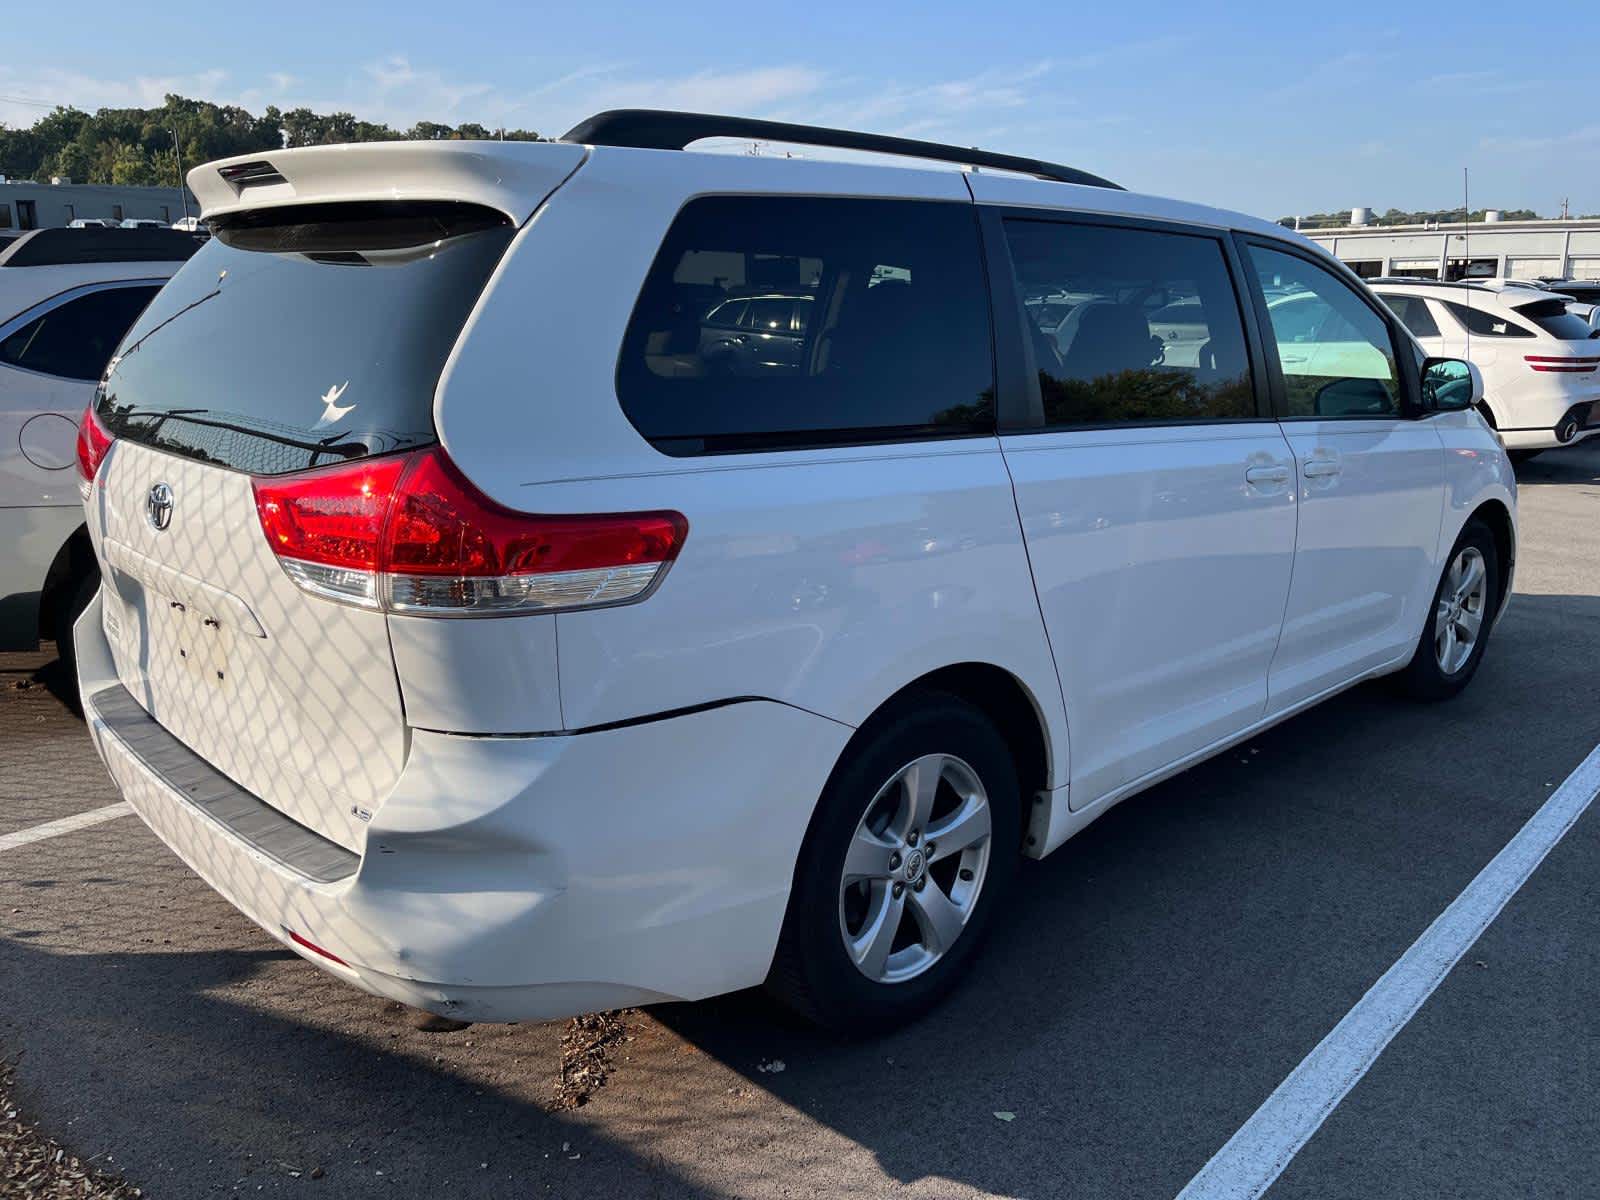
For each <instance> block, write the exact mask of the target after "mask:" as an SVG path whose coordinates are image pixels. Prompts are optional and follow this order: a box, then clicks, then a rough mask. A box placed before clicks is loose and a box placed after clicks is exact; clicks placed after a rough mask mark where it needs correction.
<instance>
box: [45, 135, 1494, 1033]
mask: <svg viewBox="0 0 1600 1200" xmlns="http://www.w3.org/2000/svg"><path fill="white" fill-rule="evenodd" d="M725 135H726V136H738V137H746V138H749V137H760V138H763V139H773V140H780V141H788V142H809V143H814V144H819V145H823V146H827V147H833V148H840V149H856V150H870V151H876V152H878V157H876V158H874V159H871V160H864V161H853V162H851V161H824V160H819V159H779V158H760V157H750V156H744V155H732V154H717V153H698V152H694V151H691V150H687V149H685V147H687V146H689V145H691V144H692V143H694V142H696V141H698V140H700V139H703V138H707V137H712V136H725ZM885 154H897V155H901V156H910V157H914V158H920V159H922V160H924V161H923V163H922V164H921V165H920V166H919V167H916V168H907V167H901V166H889V165H884V163H883V159H882V157H881V156H882V155H885ZM953 165H954V166H961V167H964V168H966V169H952V166H953ZM189 183H190V186H191V187H192V189H193V190H194V192H195V194H196V195H197V196H198V197H199V199H200V201H201V204H202V205H203V209H204V215H205V219H206V220H207V222H208V223H209V225H210V227H211V229H212V231H213V232H214V235H215V236H214V237H213V238H212V239H211V240H210V241H209V242H208V243H206V245H205V246H204V247H203V248H202V249H200V250H199V252H198V253H196V254H195V255H194V257H193V258H192V259H190V261H189V262H188V263H187V264H186V265H184V267H183V268H182V269H181V270H180V271H179V272H178V273H177V275H176V276H175V277H174V278H173V279H172V281H171V282H170V283H169V284H168V285H167V286H166V287H165V288H163V289H162V290H161V292H160V293H159V294H158V295H157V296H156V298H155V300H154V301H153V302H152V303H151V305H150V307H149V308H148V309H146V310H145V311H144V313H143V314H142V315H141V316H140V317H139V318H138V320H137V322H136V323H135V324H134V326H133V328H132V329H131V330H130V331H129V333H128V335H127V337H126V339H125V340H124V341H123V343H122V345H121V346H120V348H119V350H118V352H117V354H116V356H115V358H114V359H113V360H112V363H111V365H110V367H109V368H108V369H107V373H106V376H105V379H104V381H103V383H102V385H101V387H100V390H99V392H98V394H97V396H96V398H95V401H94V403H93V404H92V405H91V406H90V409H89V411H88V412H87V413H86V414H85V416H84V419H83V423H82V429H81V433H80V438H79V446H78V456H79V468H80V471H81V475H82V479H83V491H84V495H85V503H86V506H87V511H88V520H89V529H90V532H91V534H92V537H93V542H94V549H95V553H96V554H97V556H98V558H99V562H100V565H101V569H102V573H103V577H104V584H103V587H102V589H101V592H100V594H99V596H98V598H97V599H96V600H95V601H94V602H93V603H92V604H91V605H90V607H89V609H88V610H87V611H86V613H85V614H84V616H83V617H82V618H81V620H80V621H79V622H78V625H77V629H76V638H77V645H78V663H79V668H78V669H79V673H80V680H81V686H82V693H83V696H84V701H85V709H86V712H87V715H88V722H89V728H90V730H91V733H92V735H93V738H94V741H95V744H96V746H97V747H98V749H99V752H100V754H101V756H102V757H103V758H104V760H105V763H106V766H107V768H108V769H109V770H110V772H111V774H112V776H113V777H114V779H115V780H116V783H117V785H118V787H119V788H120V789H121V791H122V792H123V794H124V795H126V797H127V798H128V800H129V801H130V802H131V803H132V805H133V806H134V807H135V808H136V809H137V810H138V812H139V813H140V815H141V816H142V817H143V818H144V819H145V821H147V822H148V823H149V825H150V826H151V828H152V829H154V830H155V832H156V833H157V834H158V835H159V836H160V837H161V838H162V839H163V840H164V841H165V842H166V843H167V845H169V846H170V847H171V848H172V849H173V851H174V852H176V853H177V854H178V855H179V856H180V857H182V858H183V860H184V861H185V862H187V863H188V864H189V865H190V866H191V867H192V868H193V869H194V870H195V871H197V872H199V874H200V875H202V876H203V877H204V878H205V879H206V880H207V881H208V882H209V883H210V884H211V885H212V886H213V887H214V888H216V889H217V890H218V891H220V892H221V893H222V894H223V895H224V896H226V897H227V898H228V899H229V900H230V901H232V902H233V903H234V904H235V905H237V906H238V907H239V908H240V909H241V910H242V911H243V912H245V913H246V914H247V915H248V916H249V917H250V918H251V919H253V920H254V921H256V922H257V923H258V924H259V925H260V926H261V927H262V928H263V929H265V930H266V931H267V932H268V933H270V934H271V935H272V936H273V937H275V938H278V939H279V940H280V941H282V942H283V943H284V944H285V945H287V946H289V947H291V948H292V949H294V950H295V951H296V952H297V953H299V954H301V955H302V956H304V957H305V958H307V959H308V960H309V961H311V962H313V963H315V964H316V965H318V966H320V967H322V968H324V969H325V970H327V971H330V972H332V973H334V974H336V975H338V976H340V977H341V978H344V979H346V980H348V981H350V982H351V983H354V984H356V985H357V986H359V987H362V988H365V989H367V990H368V991H371V992H374V993H377V994H379V995H381V996H386V997H390V998H393V999H396V1000H400V1001H403V1002H405V1003H407V1004H410V1005H415V1006H418V1007H421V1008H424V1009H429V1010H432V1011H434V1012H437V1013H441V1014H446V1015H448V1016H450V1017H454V1018H457V1019H462V1020H500V1021H505V1020H522V1019H531V1018H546V1017H557V1016H562V1015H566V1014H571V1013H575V1012H581V1011H585V1010H592V1009H597V1008H609V1007H615V1006H619V1005H630V1004H638V1003H646V1002H653V1001H663V1000H674V999H696V998H700V997H706V996H711V995H714V994H717V993H721V992H727V991H730V990H733V989H738V988H746V987H750V986H753V985H758V984H763V983H765V984H766V985H767V986H768V987H769V988H770V989H771V990H772V991H773V992H774V993H775V994H776V995H778V996H779V997H780V998H781V999H782V1000H783V1001H785V1002H786V1003H787V1004H788V1005H790V1006H792V1007H793V1008H794V1009H796V1010H798V1011H799V1012H801V1013H802V1014H805V1015H806V1016H808V1017H810V1018H811V1019H813V1020H815V1021H817V1022H818V1023H820V1024H822V1025H824V1026H827V1027H830V1028H834V1029H838V1030H845V1031H855V1030H870V1029H881V1028H885V1027H888V1026H892V1025H895V1024H897V1023H900V1022H904V1021H906V1020H909V1019H910V1018H911V1017H913V1016H914V1015H916V1014H917V1013H918V1012H919V1011H921V1010H923V1009H924V1008H926V1007H927V1006H929V1005H930V1004H932V1003H933V1002H934V1001H935V1000H936V999H937V998H938V997H939V996H940V995H941V994H943V993H944V992H946V991H947V990H948V989H949V988H950V987H951V985H952V984H953V982H954V981H955V980H956V979H957V978H958V977H959V976H960V975H961V974H962V973H963V972H964V971H965V970H966V969H967V968H968V966H969V965H970V963H971V961H972V957H973V955H974V953H975V951H976V950H977V949H978V947H979V944H980V942H981V940H982V937H983V934H984V932H985V930H986V928H988V927H990V926H992V925H993V924H994V923H995V922H997V921H998V922H1003V921H1006V920H1008V915H1007V911H1006V908H1005V906H1004V904H1003V901H1004V900H1005V896H1006V892H1007V890H1008V887H1009V886H1010V885H1011V883H1012V881H1013V878H1014V876H1015V875H1016V872H1017V867H1018V860H1019V858H1020V857H1021V856H1030V857H1035V858H1037V857H1041V856H1043V855H1045V854H1048V853H1050V852H1051V851H1052V850H1054V849H1056V848H1057V847H1059V846H1060V845H1061V844H1062V843H1063V842H1065V841H1066V840H1067V839H1068V838H1070V837H1071V836H1072V835H1073V834H1074V833H1076V832H1077V831H1078V830H1080V829H1082V828H1083V827H1084V826H1085V825H1086V824H1088V823H1089V822H1090V821H1092V820H1094V819H1095V818H1096V817H1098V816H1100V815H1101V814H1102V813H1104V812H1106V811H1107V810H1108V809H1109V808H1110V807H1111V806H1112V805H1114V804H1115V803H1117V802H1118V801H1119V800H1122V799H1124V798H1125V797H1127V796H1130V795H1132V794H1134V793H1135V792H1138V791H1139V790H1141V789H1143V788H1145V787H1148V786H1149V785H1150V784H1152V783H1154V782H1155V781H1157V780H1160V779H1162V778H1164V777H1166V776H1169V775H1171V774H1173V773H1175V772H1177V771H1180V770H1182V769H1183V768H1184V767H1186V766H1188V765H1190V764H1192V763H1195V762H1197V761H1199V760H1200V759H1203V758H1205V757H1206V756H1208V755H1211V754H1215V753H1217V752H1218V751H1219V750H1221V749H1222V748H1224V747H1226V746H1228V745H1230V744H1233V743H1236V742H1238V741H1240V740H1241V739H1243V738H1246V737H1249V736H1251V735H1252V734H1254V733H1256V732H1258V731H1260V730H1261V729H1263V728H1265V727H1267V726H1269V725H1271V724H1273V723H1275V722H1277V721H1281V720H1283V719H1284V718H1285V717H1288V716H1290V715H1292V714H1294V713H1296V712H1299V711H1301V710H1303V709H1305V708H1306V707H1307V706H1309V705H1312V704H1315V703H1316V702H1318V701H1319V700H1322V699H1325V698H1327V697H1328V696H1330V695H1332V694H1334V693H1336V692H1338V691H1340V690H1342V689H1344V688H1347V687H1350V686H1351V685H1352V684H1355V683H1357V682H1359V681H1362V680H1366V679H1370V678H1373V677H1375V676H1380V675H1385V674H1393V675H1395V676H1396V677H1397V679H1398V681H1399V683H1400V684H1401V686H1403V687H1404V688H1405V689H1406V690H1407V691H1409V692H1410V693H1411V694H1413V695H1415V696H1419V697H1426V698H1433V699H1438V698H1443V697H1447V696H1450V695H1452V694H1453V693H1455V692H1457V691H1459V690H1460V689H1461V688H1462V687H1464V686H1465V685H1466V684H1467V682H1468V681H1469V680H1470V679H1471V678H1472V676H1473V673H1474V672H1475V671H1476V669H1477V667H1478V664H1479V662H1480V660H1481V658H1482V656H1483V653H1484V648H1485V645H1486V643H1487V641H1488V638H1489V635H1490V631H1491V629H1492V628H1493V626H1494V623H1495V621H1496V619H1497V617H1498V616H1499V614H1500V612H1501V610H1502V608H1503V606H1504V604H1505V601H1506V597H1507V596H1508V595H1509V593H1510V590H1511V574H1512V564H1513V561H1514V558H1515V554H1516V517H1515V513H1516V493H1515V483H1514V480H1513V477H1512V474H1511V471H1510V467H1509V464H1508V462H1507V460H1506V456H1505V453H1504V452H1503V450H1502V448H1501V446H1500V444H1499V442H1498V441H1497V440H1496V438H1495V436H1494V433H1493V432H1492V431H1491V430H1490V429H1489V428H1488V427H1487V426H1486V425H1485V424H1484V422H1483V420H1482V419H1481V418H1480V417H1479V416H1478V414H1477V413H1476V412H1475V411H1473V403H1474V401H1475V400H1477V399H1478V398H1479V397H1480V395H1481V387H1482V385H1481V379H1480V378H1479V376H1478V375H1477V374H1476V373H1475V371H1474V370H1473V369H1472V368H1471V367H1470V366H1468V364H1466V363H1464V362H1461V361H1458V360H1451V359H1432V360H1427V361H1424V357H1423V355H1422V353H1421V351H1420V350H1419V348H1418V346H1417V344H1416V343H1415V342H1414V341H1413V340H1412V338H1411V337H1410V336H1409V335H1408V334H1407V333H1406V331H1405V330H1404V328H1403V327H1402V326H1401V325H1400V324H1399V323H1398V321H1397V320H1396V319H1395V318H1394V316H1393V315H1392V314H1391V313H1390V312H1389V311H1388V309H1386V308H1385V307H1384V306H1383V305H1382V304H1381V303H1380V302H1379V301H1378V300H1376V299H1375V298H1374V296H1373V295H1372V294H1371V293H1370V292H1369V291H1368V290H1367V289H1366V288H1365V287H1364V286H1363V284H1362V283H1361V282H1360V281H1359V280H1358V279H1357V278H1356V277H1355V276H1354V275H1353V274H1351V273H1350V272H1349V271H1348V270H1347V269H1345V268H1344V267H1342V266H1341V265H1340V264H1338V263H1337V262H1335V261H1334V260H1333V259H1331V258H1330V257H1328V256H1327V255H1326V254H1324V253H1323V252H1321V251H1319V250H1317V249H1316V248H1314V247H1313V246H1312V245H1311V244H1310V243H1308V242H1306V241H1304V240H1302V239H1301V238H1299V237H1298V236H1297V235H1295V234H1292V233H1290V232H1288V231H1286V230H1284V229H1281V228H1279V227H1277V226H1275V225H1271V224H1267V223H1265V222H1262V221H1258V220H1254V219H1251V218H1249V217H1244V216H1239V215H1237V214H1233V213H1226V212H1219V211H1217V210H1215V209H1210V208H1203V207H1199V206H1196V205H1192V204H1184V203H1179V202H1175V201H1170V200H1161V199H1155V198H1151V197H1147V196H1142V195H1135V194H1132V193H1129V192H1126V191H1123V190H1121V189H1119V188H1117V187H1116V186H1115V185H1114V184H1111V183H1109V182H1107V181H1106V180H1104V179H1100V178H1097V177H1095V176H1093V175H1089V174H1086V173H1084V172H1082V171H1078V170H1075V169H1073V168H1070V167H1060V166H1055V165H1053V164H1050V163H1045V162H1039V161H1036V160H1031V159H1022V158H1015V157H1011V156H1007V155H1001V154H988V153H983V152H979V151H974V150H965V149H955V148H951V147H944V146H938V145H933V144H929V143H920V142H908V141H902V140H898V139H889V138H876V137H871V136H868V135H862V134H853V133H844V132H841V131H834V130H823V129H813V128H809V127H802V126H785V125H776V124H773V123H770V122H756V121H748V120H741V119H735V118H723V117H710V116H700V115H695V114H683V113H658V112H645V111H637V110H636V111H625V112H615V113H608V114H602V115H601V116H599V117H596V118H592V119H591V120H589V121H587V122H585V123H584V124H582V125H580V126H579V127H578V128H576V129H575V130H573V131H572V132H571V133H570V134H568V135H567V137H566V138H564V139H563V140H561V141H559V142H555V143H545V144H527V143H511V142H506V143H499V142H493V143H472V142H432V143H426V144H414V143H382V144H370V145H358V146H321V147H313V148H306V149H296V150H285V151H270V152H267V153H265V154H263V155H256V156H251V157H247V158H241V159H230V160H227V161H224V162H220V163H211V164H208V165H205V166H202V167H198V168H196V169H195V170H194V171H193V172H191V173H190V175H189ZM773 298H776V300H773ZM730 301H732V302H734V303H733V305H732V307H730ZM769 301H772V302H771V303H769ZM756 306H764V307H762V308H761V313H762V314H763V315H761V316H757V315H756V311H757V309H756ZM769 310H770V311H769ZM730 318H731V319H730ZM774 323H776V324H774ZM740 337H744V338H746V339H748V340H747V341H745V342H737V341H734V340H733V339H736V338H740ZM763 338H770V339H771V340H770V341H768V342H765V343H763V342H761V341H760V340H759V339H763Z"/></svg>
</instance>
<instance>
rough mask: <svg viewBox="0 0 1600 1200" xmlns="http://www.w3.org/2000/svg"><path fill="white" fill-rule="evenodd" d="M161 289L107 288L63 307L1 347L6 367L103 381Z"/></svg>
mask: <svg viewBox="0 0 1600 1200" xmlns="http://www.w3.org/2000/svg"><path fill="white" fill-rule="evenodd" d="M158 290H160V289H158V288H155V287H119V288H105V289H103V290H102V291H98V292H90V293H89V294H88V295H85V296H79V297H78V298H77V299H75V300H68V301H67V302H66V303H65V304H59V305H57V306H56V307H55V308H52V309H51V310H50V311H49V312H46V313H41V314H40V315H39V316H37V317H35V318H34V319H33V320H31V321H29V322H28V323H27V324H26V325H24V326H23V327H22V328H21V329H18V330H17V331H16V332H15V333H13V334H12V335H11V336H10V337H8V338H6V340H5V341H3V342H0V362H6V363H10V364H11V365H12V366H14V367H22V368H23V369H24V370H28V371H39V372H41V373H43V374H45V375H59V376H61V377H62V378H64V379H84V380H89V381H91V382H92V381H94V380H98V379H99V378H100V376H101V374H102V373H104V371H105V369H106V364H107V363H108V362H110V361H111V354H112V352H113V351H114V350H116V348H117V343H118V342H120V341H122V335H123V334H125V333H127V332H128V326H130V325H132V324H133V320H134V318H135V317H137V316H138V315H139V314H140V313H141V312H143V311H144V307H145V305H147V304H149V303H150V300H151V298H152V297H153V296H154V295H155V294H156V292H157V291H158Z"/></svg>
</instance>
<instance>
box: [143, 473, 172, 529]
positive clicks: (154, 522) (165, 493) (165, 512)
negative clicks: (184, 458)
mask: <svg viewBox="0 0 1600 1200" xmlns="http://www.w3.org/2000/svg"><path fill="white" fill-rule="evenodd" d="M144 515H145V516H146V517H147V518H149V521H150V528H152V529H165V528H166V527H167V526H168V525H171V524H172V489H171V488H170V487H168V486H167V485H166V484H164V483H158V484H156V485H155V486H154V487H153V488H151V489H150V494H149V495H148V496H146V497H145V501H144Z"/></svg>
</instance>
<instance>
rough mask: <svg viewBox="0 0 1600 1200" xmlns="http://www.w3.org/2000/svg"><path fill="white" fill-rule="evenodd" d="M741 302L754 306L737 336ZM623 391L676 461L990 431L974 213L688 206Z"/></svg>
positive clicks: (856, 205)
mask: <svg viewBox="0 0 1600 1200" xmlns="http://www.w3.org/2000/svg"><path fill="white" fill-rule="evenodd" d="M735 297H743V298H745V299H746V300H747V301H748V303H747V306H746V308H745V310H744V312H743V313H742V314H741V315H742V316H743V317H744V320H743V321H741V322H740V327H739V329H738V330H737V331H734V332H730V331H729V330H728V329H727V328H726V325H727V324H728V322H727V319H726V316H727V303H728V301H729V300H730V299H732V298H735ZM712 314H716V315H715V317H713V316H712ZM617 394H618V397H619V399H620V400H621V402H622V408H623V411H624V412H625V413H626V414H627V416H628V419H629V420H630V421H632V422H633V424H634V426H635V427H636V428H637V429H638V430H639V432H640V433H642V434H643V435H644V436H645V437H647V438H649V439H650V441H651V443H652V444H653V445H655V446H656V448H657V449H659V450H663V451H665V452H666V453H669V454H708V453H717V452H725V451H736V450H760V449H773V448H779V447H785V446H794V447H800V446H823V445H837V444H844V443H850V442H871V441H899V440H908V439H913V438H925V437H951V436H957V435H963V434H976V433H989V432H992V431H993V429H994V362H993V352H992V350H991V347H990V337H989V302H988V290H987V286H986V284H985V281H984V272H983V266H982V261H981V258H980V252H979V243H978V233H977V216H976V213H975V212H974V211H973V209H972V207H971V206H970V205H966V204H947V203H938V202H919V201H897V200H849V199H831V198H809V199H802V198H795V197H776V196H711V197H706V198H703V199H700V200H694V201H691V202H690V203H689V204H687V205H686V206H685V207H684V209H683V211H682V212H681V213H679V215H678V218H677V220H676V221H674V222H673V225H672V228H671V230H669V231H668V233H667V237H666V240H665V242H664V243H663V245H662V247H661V250H660V252H659V253H658V254H657V256H656V261H655V264H654V266H652V267H651V270H650V274H649V277H648V278H647V279H646V280H645V285H644V288H643V290H642V292H641V293H640V297H639V302H638V304H637V305H636V306H635V307H634V311H633V317H632V319H631V320H630V321H629V323H628V330H627V333H626V334H625V335H624V338H623V345H622V354H621V358H620V361H619V363H618V366H617Z"/></svg>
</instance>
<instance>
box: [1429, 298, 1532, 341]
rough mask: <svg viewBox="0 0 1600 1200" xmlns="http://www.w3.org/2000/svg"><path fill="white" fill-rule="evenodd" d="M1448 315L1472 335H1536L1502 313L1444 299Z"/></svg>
mask: <svg viewBox="0 0 1600 1200" xmlns="http://www.w3.org/2000/svg"><path fill="white" fill-rule="evenodd" d="M1444 306H1445V307H1446V308H1448V309H1449V310H1450V315H1451V316H1452V317H1454V318H1455V319H1456V320H1457V321H1459V322H1461V325H1462V327H1463V328H1464V329H1465V330H1466V331H1467V332H1468V333H1470V334H1471V335H1472V336H1473V337H1500V338H1531V337H1537V336H1538V335H1537V334H1536V333H1534V332H1533V330H1531V329H1529V328H1528V327H1527V326H1526V325H1523V324H1520V323H1519V322H1516V321H1513V320H1512V319H1511V318H1510V317H1508V316H1506V315H1505V314H1504V313H1500V312H1491V311H1490V310H1489V309H1487V308H1469V307H1468V306H1467V305H1465V304H1454V303H1452V302H1450V301H1448V300H1447V301H1445V305H1444Z"/></svg>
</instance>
